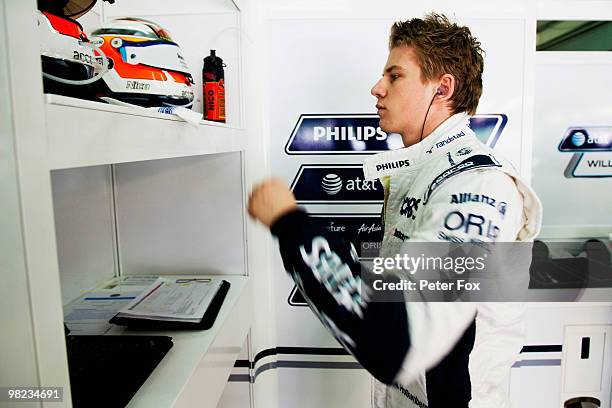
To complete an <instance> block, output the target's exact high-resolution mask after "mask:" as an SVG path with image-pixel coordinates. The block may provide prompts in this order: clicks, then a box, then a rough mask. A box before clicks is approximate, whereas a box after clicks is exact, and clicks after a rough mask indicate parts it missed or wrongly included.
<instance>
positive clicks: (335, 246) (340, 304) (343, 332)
mask: <svg viewBox="0 0 612 408" xmlns="http://www.w3.org/2000/svg"><path fill="white" fill-rule="evenodd" d="M271 230H272V233H273V234H274V235H275V236H277V237H278V240H279V246H280V252H281V256H282V258H283V264H284V266H285V269H286V270H287V271H288V272H289V274H290V275H291V277H292V278H293V280H294V281H295V283H296V285H297V287H298V288H299V290H300V291H301V293H302V295H303V296H304V298H305V299H306V301H307V302H308V304H309V306H310V308H311V309H312V310H313V312H314V313H315V314H316V315H317V317H318V318H319V320H321V322H322V323H323V325H324V326H325V327H326V328H327V329H328V330H329V331H330V332H331V333H332V334H333V335H334V337H335V338H336V339H337V340H338V341H339V342H340V344H342V345H343V346H344V347H345V348H346V349H347V350H348V351H349V352H350V353H351V354H352V355H353V356H354V357H355V358H356V359H357V361H359V363H360V364H361V365H362V366H363V367H364V368H365V369H366V370H368V371H369V372H370V373H371V374H372V375H373V376H374V377H375V378H376V379H378V380H379V381H381V382H383V383H385V384H391V383H393V380H394V379H395V377H396V375H397V373H398V371H399V370H400V368H401V367H402V363H403V361H404V358H405V357H406V354H407V353H408V350H409V347H410V335H409V325H408V317H407V312H406V304H405V303H404V302H403V301H401V299H400V301H398V302H376V301H375V300H376V293H375V291H374V290H373V288H372V287H370V286H368V285H367V284H366V283H365V282H364V281H362V274H371V273H372V272H370V271H369V270H367V269H365V268H364V267H363V265H362V264H360V262H359V260H358V258H357V253H356V251H355V249H354V247H353V245H352V244H350V243H349V242H347V241H346V240H345V239H342V238H339V237H338V235H335V234H331V233H330V232H329V231H328V230H327V229H326V228H325V226H324V225H322V224H320V223H319V222H318V220H316V219H314V218H311V217H309V216H308V214H307V213H305V212H304V211H301V210H296V211H293V212H290V213H288V214H285V215H284V216H282V217H281V218H280V219H278V220H277V221H276V222H275V223H274V225H273V226H272V228H271ZM395 279H396V280H398V281H399V279H397V278H395ZM367 281H368V282H371V281H372V280H371V279H367ZM385 281H386V282H393V281H394V280H393V278H389V277H385Z"/></svg>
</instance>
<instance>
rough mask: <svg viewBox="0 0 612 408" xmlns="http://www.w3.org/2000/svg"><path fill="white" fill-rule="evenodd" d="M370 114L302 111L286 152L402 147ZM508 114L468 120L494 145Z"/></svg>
mask: <svg viewBox="0 0 612 408" xmlns="http://www.w3.org/2000/svg"><path fill="white" fill-rule="evenodd" d="M379 120H380V119H379V117H378V115H374V114H334V115H319V114H303V115H300V117H299V119H298V121H297V123H296V125H295V127H294V128H293V132H291V136H290V137H289V141H288V142H287V144H286V146H285V152H286V153H287V154H317V155H327V154H374V153H379V152H384V151H387V150H395V149H398V148H401V147H403V143H402V138H401V136H400V135H399V134H395V133H391V134H387V133H386V132H384V131H383V130H382V129H381V128H380V126H379ZM507 122H508V117H507V116H506V115H504V114H480V115H474V116H473V117H472V118H471V119H470V127H471V129H472V130H473V131H474V133H475V134H476V137H477V138H478V139H479V140H480V141H481V142H483V143H485V144H486V145H488V146H489V147H495V144H496V143H497V141H498V140H499V137H500V135H501V133H502V131H503V130H504V128H505V126H506V123H507Z"/></svg>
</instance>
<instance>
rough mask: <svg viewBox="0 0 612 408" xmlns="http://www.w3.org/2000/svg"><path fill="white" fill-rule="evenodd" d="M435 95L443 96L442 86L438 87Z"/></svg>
mask: <svg viewBox="0 0 612 408" xmlns="http://www.w3.org/2000/svg"><path fill="white" fill-rule="evenodd" d="M436 96H444V91H443V90H442V88H441V87H440V88H438V90H437V91H436Z"/></svg>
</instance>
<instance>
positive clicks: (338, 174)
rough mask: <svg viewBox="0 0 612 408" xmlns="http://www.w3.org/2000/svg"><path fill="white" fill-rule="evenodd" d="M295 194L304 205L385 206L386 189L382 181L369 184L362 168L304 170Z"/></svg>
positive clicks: (339, 166)
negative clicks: (349, 204)
mask: <svg viewBox="0 0 612 408" xmlns="http://www.w3.org/2000/svg"><path fill="white" fill-rule="evenodd" d="M291 190H292V191H293V194H294V195H295V198H296V200H297V202H298V203H300V204H346V203H353V204H354V203H370V204H377V203H382V201H383V198H384V191H383V187H382V185H381V184H380V182H379V181H378V180H365V179H364V175H363V168H362V166H361V165H354V164H348V165H342V164H335V165H321V164H304V165H302V166H300V170H299V171H298V173H297V175H296V176H295V179H294V180H293V183H291Z"/></svg>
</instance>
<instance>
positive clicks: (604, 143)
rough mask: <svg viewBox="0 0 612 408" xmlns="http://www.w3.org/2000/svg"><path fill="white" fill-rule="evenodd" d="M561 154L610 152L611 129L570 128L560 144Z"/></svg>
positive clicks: (598, 127)
mask: <svg viewBox="0 0 612 408" xmlns="http://www.w3.org/2000/svg"><path fill="white" fill-rule="evenodd" d="M559 151H561V152H612V127H604V126H597V127H595V126H594V127H570V128H569V129H567V131H566V132H565V135H564V136H563V139H561V143H559Z"/></svg>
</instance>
